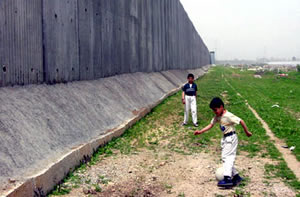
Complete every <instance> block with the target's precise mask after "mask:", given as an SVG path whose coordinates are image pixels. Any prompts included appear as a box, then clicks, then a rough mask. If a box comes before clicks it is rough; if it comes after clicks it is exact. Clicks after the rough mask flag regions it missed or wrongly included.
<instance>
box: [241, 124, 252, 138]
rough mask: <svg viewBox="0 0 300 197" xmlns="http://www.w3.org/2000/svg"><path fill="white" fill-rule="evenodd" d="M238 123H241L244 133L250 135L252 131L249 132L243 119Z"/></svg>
mask: <svg viewBox="0 0 300 197" xmlns="http://www.w3.org/2000/svg"><path fill="white" fill-rule="evenodd" d="M240 123H241V125H242V127H243V128H244V131H245V133H246V135H247V136H248V137H251V136H252V133H251V132H250V131H248V128H247V125H246V123H245V122H244V121H243V120H241V122H240Z"/></svg>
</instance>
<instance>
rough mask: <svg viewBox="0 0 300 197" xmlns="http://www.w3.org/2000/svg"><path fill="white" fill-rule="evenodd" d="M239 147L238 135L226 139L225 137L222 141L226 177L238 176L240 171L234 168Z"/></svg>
mask: <svg viewBox="0 0 300 197" xmlns="http://www.w3.org/2000/svg"><path fill="white" fill-rule="evenodd" d="M237 146H238V138H237V135H236V134H233V135H231V136H228V137H225V138H224V137H223V138H222V140H221V147H222V160H223V168H224V176H229V177H231V176H234V175H236V174H238V171H237V170H236V168H235V167H234V161H235V157H236V151H237Z"/></svg>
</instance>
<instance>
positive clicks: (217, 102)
mask: <svg viewBox="0 0 300 197" xmlns="http://www.w3.org/2000/svg"><path fill="white" fill-rule="evenodd" d="M221 106H223V107H224V103H223V101H222V99H220V98H219V97H215V98H213V100H211V102H210V104H209V107H210V108H211V109H214V108H220V107H221Z"/></svg>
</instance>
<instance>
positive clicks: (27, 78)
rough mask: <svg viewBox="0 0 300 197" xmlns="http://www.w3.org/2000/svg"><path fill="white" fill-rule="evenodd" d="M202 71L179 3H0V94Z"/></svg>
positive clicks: (201, 54) (198, 46) (196, 40)
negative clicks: (141, 75) (126, 76)
mask: <svg viewBox="0 0 300 197" xmlns="http://www.w3.org/2000/svg"><path fill="white" fill-rule="evenodd" d="M207 64H209V52H208V50H207V47H206V46H205V44H204V43H203V41H202V39H201V37H200V36H199V34H198V33H197V31H196V30H195V28H194V26H193V24H192V22H191V21H190V19H189V17H188V15H187V13H186V12H185V10H184V8H183V6H182V5H181V3H180V1H179V0H26V1H24V0H1V1H0V87H1V86H11V85H27V84H38V83H44V82H45V83H48V84H54V83H60V82H71V81H78V80H92V79H99V78H102V77H108V76H114V75H117V74H123V73H133V72H153V71H154V72H158V71H163V70H169V69H192V68H199V67H201V66H204V65H207Z"/></svg>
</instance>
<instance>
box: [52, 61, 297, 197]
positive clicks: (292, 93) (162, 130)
mask: <svg viewBox="0 0 300 197" xmlns="http://www.w3.org/2000/svg"><path fill="white" fill-rule="evenodd" d="M253 74H254V73H253V72H240V71H239V70H237V69H231V68H225V67H214V68H212V69H211V70H210V72H209V73H208V74H206V75H205V76H203V77H201V78H200V79H198V80H197V81H196V83H197V84H198V88H199V97H198V102H197V106H198V118H199V120H200V122H199V128H201V127H204V126H206V125H207V124H209V122H210V120H211V119H212V118H213V116H214V114H213V113H212V111H211V110H210V109H209V107H208V106H209V102H210V100H211V99H212V98H213V97H216V96H219V97H222V98H223V99H224V100H225V101H226V103H227V105H226V108H227V109H228V110H229V111H231V112H233V113H234V114H236V115H237V116H239V117H240V118H242V119H243V120H244V121H245V122H246V124H247V126H248V127H249V130H250V131H251V132H253V136H252V137H251V138H248V137H246V135H245V134H244V133H243V132H242V127H241V126H238V127H237V130H238V131H239V139H240V143H239V152H238V154H246V155H247V157H248V158H249V159H250V160H252V159H253V160H255V158H269V159H271V160H273V161H275V162H274V163H273V164H266V165H265V169H264V170H265V172H264V173H265V174H264V175H263V176H265V179H266V182H267V180H269V179H273V178H277V179H278V178H279V179H280V180H281V181H282V182H284V183H285V184H286V185H288V186H289V187H291V188H293V189H294V191H296V193H299V192H300V182H299V181H298V180H297V178H296V177H295V175H294V174H293V172H292V171H291V170H290V169H289V168H288V167H287V165H286V163H285V161H284V160H283V158H282V155H281V153H280V152H279V151H278V150H277V149H276V148H275V146H274V144H273V142H272V141H271V140H270V138H269V137H268V136H267V135H266V132H265V130H264V129H263V128H262V125H261V124H260V122H259V121H258V120H257V119H256V118H255V116H254V115H253V114H252V112H251V111H250V110H249V109H248V107H247V106H246V104H245V102H244V100H242V99H241V97H239V96H238V95H237V91H238V92H239V93H241V94H242V95H243V96H244V97H245V98H247V100H248V101H249V103H250V105H251V106H252V107H253V108H255V109H256V110H257V112H258V113H259V114H260V116H261V117H262V118H263V119H264V120H265V121H266V122H267V123H268V124H269V126H270V127H271V129H272V130H273V131H274V132H275V134H276V136H278V137H280V138H283V139H285V140H286V142H287V143H288V144H289V145H295V146H296V150H295V152H294V153H295V155H296V156H297V158H298V159H300V154H299V151H300V139H299V138H300V134H299V132H300V130H299V122H300V121H299V120H298V119H297V118H296V116H295V115H293V114H295V113H299V112H300V108H299V107H300V103H299V99H297V98H298V96H300V90H299V89H300V86H299V84H300V75H299V74H298V73H291V74H290V77H289V78H287V79H277V78H276V77H275V76H274V74H272V73H267V74H266V75H264V76H263V78H262V79H254V78H253ZM225 79H227V80H228V82H229V83H230V84H231V85H232V86H233V87H231V86H230V85H229V84H228V83H227V82H226V81H225ZM180 97H181V92H178V93H177V94H175V95H173V96H171V97H169V98H168V99H166V100H165V101H164V102H163V103H161V104H160V105H159V106H157V107H156V108H154V109H153V110H152V112H151V113H150V114H148V115H147V116H146V117H145V118H143V119H142V120H140V121H138V122H137V123H136V124H135V125H134V126H133V127H132V128H130V129H128V130H127V131H126V132H125V133H124V134H123V136H122V137H120V138H117V139H114V140H112V141H111V142H109V143H108V144H107V145H106V146H104V147H101V148H99V150H98V151H97V152H96V153H95V154H94V156H93V157H92V159H91V161H90V162H88V163H86V164H83V165H82V166H80V167H79V168H78V169H77V170H76V171H75V172H71V173H70V174H69V175H68V177H66V179H65V180H64V181H63V182H62V184H60V185H58V186H57V187H56V189H55V190H54V191H53V192H52V194H51V195H63V194H68V193H69V192H70V191H71V190H72V188H78V187H81V185H83V184H85V185H86V184H90V185H91V187H95V188H96V190H97V191H99V192H101V191H102V188H100V187H99V185H95V183H90V180H89V179H88V178H85V177H84V176H83V175H82V174H84V173H85V171H86V170H87V168H88V167H89V166H93V165H96V164H97V163H99V162H101V160H102V159H103V158H105V157H110V156H112V155H113V156H117V155H122V154H128V155H130V154H142V153H143V152H142V151H143V150H144V149H147V150H151V151H154V152H157V151H160V150H166V151H170V152H176V153H178V154H183V155H193V154H197V153H199V152H205V153H208V154H211V155H215V156H216V157H220V155H219V154H220V153H219V152H215V151H212V149H210V148H209V147H213V146H216V147H218V146H219V140H220V139H221V137H222V134H221V132H220V131H219V129H218V128H217V127H215V128H213V129H212V130H211V131H209V132H207V133H205V134H203V135H201V136H194V135H193V131H192V130H191V129H190V128H188V127H181V126H180V123H181V121H182V119H183V106H182V104H181V99H180ZM273 104H279V105H280V108H271V106H272V105H273ZM190 126H192V124H190ZM166 140H167V143H162V141H166ZM104 179H105V178H103V177H101V180H100V179H99V180H100V182H103V180H104ZM249 182H251V177H247V179H246V182H245V183H244V184H242V185H240V186H239V187H237V188H236V189H235V190H234V191H233V192H234V194H235V195H241V196H250V195H251V194H250V193H247V192H246V189H245V188H246V187H247V184H248V183H249ZM167 189H170V188H167Z"/></svg>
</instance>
